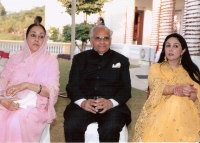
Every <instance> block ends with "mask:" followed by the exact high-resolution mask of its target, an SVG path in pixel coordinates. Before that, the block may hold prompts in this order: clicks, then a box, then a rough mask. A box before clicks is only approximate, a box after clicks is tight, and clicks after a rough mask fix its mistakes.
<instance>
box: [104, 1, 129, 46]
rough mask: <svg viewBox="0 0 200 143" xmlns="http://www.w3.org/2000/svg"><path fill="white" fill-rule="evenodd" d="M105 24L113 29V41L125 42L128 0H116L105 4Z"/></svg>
mask: <svg viewBox="0 0 200 143" xmlns="http://www.w3.org/2000/svg"><path fill="white" fill-rule="evenodd" d="M104 9H105V10H106V11H105V14H104V15H105V17H104V18H105V19H104V20H105V25H106V26H107V27H109V28H110V29H111V30H112V31H113V36H112V43H124V40H125V39H124V38H125V28H126V27H125V25H126V2H124V0H114V1H112V2H109V3H108V4H106V5H105V6H104Z"/></svg>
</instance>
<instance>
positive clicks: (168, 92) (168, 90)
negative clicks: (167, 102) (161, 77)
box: [166, 85, 171, 95]
mask: <svg viewBox="0 0 200 143" xmlns="http://www.w3.org/2000/svg"><path fill="white" fill-rule="evenodd" d="M170 87H171V85H167V87H166V94H168V95H170V94H171V91H170Z"/></svg>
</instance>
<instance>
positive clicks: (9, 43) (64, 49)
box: [0, 40, 70, 55]
mask: <svg viewBox="0 0 200 143" xmlns="http://www.w3.org/2000/svg"><path fill="white" fill-rule="evenodd" d="M22 43H23V41H13V40H0V49H3V50H5V49H7V50H9V51H10V54H14V53H16V52H17V51H19V50H20V48H21V45H22ZM47 49H48V51H49V52H50V54H52V55H56V54H70V43H59V42H48V47H47Z"/></svg>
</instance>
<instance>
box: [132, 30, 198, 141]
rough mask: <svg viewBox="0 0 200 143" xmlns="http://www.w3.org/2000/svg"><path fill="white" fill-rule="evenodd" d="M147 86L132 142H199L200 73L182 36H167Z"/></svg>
mask: <svg viewBox="0 0 200 143" xmlns="http://www.w3.org/2000/svg"><path fill="white" fill-rule="evenodd" d="M148 83H149V88H150V95H149V98H148V99H147V101H146V103H145V104H144V106H143V109H142V111H141V113H140V116H139V118H138V120H137V122H136V125H135V133H134V137H133V141H134V142H135V141H136V142H138V141H143V142H152V141H154V142H165V141H167V142H189V141H190V142H195V141H199V131H200V118H199V115H200V114H199V113H200V86H199V85H200V72H199V69H198V67H197V66H196V65H195V64H194V63H193V62H192V60H191V58H190V55H189V51H188V47H187V43H186V41H185V39H184V38H183V37H182V36H181V35H179V34H177V33H173V34H170V35H168V36H167V37H166V39H165V41H164V43H163V49H162V52H161V55H160V59H159V61H158V63H156V64H153V65H152V66H151V67H150V71H149V76H148Z"/></svg>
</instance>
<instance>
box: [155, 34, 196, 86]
mask: <svg viewBox="0 0 200 143" xmlns="http://www.w3.org/2000/svg"><path fill="white" fill-rule="evenodd" d="M171 37H174V38H177V39H178V41H179V42H180V43H181V46H182V50H184V49H185V52H184V53H183V55H182V59H181V64H182V66H183V68H184V69H185V70H186V71H187V72H188V74H189V76H190V78H191V79H192V80H193V81H195V82H196V83H198V84H200V71H199V68H198V67H197V65H195V64H194V63H193V61H192V59H191V57H190V53H189V50H188V46H187V43H186V41H185V39H184V38H183V37H182V36H181V35H180V34H177V33H172V34H170V35H168V36H167V37H166V38H165V41H164V43H163V48H162V51H161V54H160V58H159V60H158V63H162V62H163V61H164V57H165V44H166V41H167V40H168V39H169V38H171Z"/></svg>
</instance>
